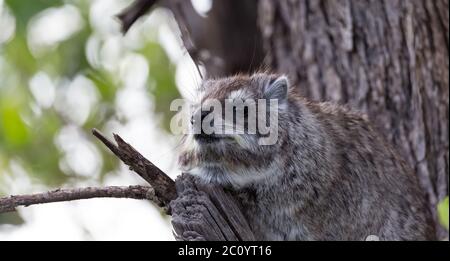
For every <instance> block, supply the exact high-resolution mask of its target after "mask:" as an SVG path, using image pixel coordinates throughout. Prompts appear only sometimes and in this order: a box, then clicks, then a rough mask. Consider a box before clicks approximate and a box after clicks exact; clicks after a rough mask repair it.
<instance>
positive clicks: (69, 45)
mask: <svg viewBox="0 0 450 261" xmlns="http://www.w3.org/2000/svg"><path fill="white" fill-rule="evenodd" d="M1 2H3V12H2V10H1V8H0V15H2V13H3V14H4V13H5V11H4V10H5V9H8V12H9V13H10V14H11V15H12V16H13V17H14V19H15V32H14V34H13V36H12V37H10V38H9V39H8V40H7V41H5V42H1V38H0V196H1V195H4V194H8V192H9V191H8V188H7V181H6V180H7V179H8V176H13V175H14V169H13V168H12V167H11V166H12V163H14V164H18V165H20V167H21V169H23V170H25V172H26V174H27V175H28V176H29V177H31V178H32V180H33V181H35V182H37V183H40V184H43V185H45V186H60V185H61V184H63V183H66V182H69V181H70V182H76V181H77V180H80V179H82V178H90V177H83V176H80V175H78V174H77V173H76V171H74V170H73V169H70V168H68V167H67V166H66V165H67V164H66V163H64V160H63V159H64V156H65V153H66V151H64V150H63V149H61V146H58V142H57V137H58V135H59V134H60V133H61V131H62V130H63V129H65V128H66V127H68V126H74V125H75V126H76V128H77V129H79V130H81V133H82V134H83V135H84V136H83V138H84V139H85V140H86V142H90V143H92V144H94V145H95V144H96V143H94V142H95V141H94V139H93V138H91V136H90V129H91V128H94V127H95V128H98V129H103V128H106V126H108V123H110V122H114V121H115V122H122V123H123V121H124V119H122V118H120V117H119V116H118V115H117V113H116V107H115V102H116V93H117V91H118V90H120V89H121V88H124V86H123V82H121V81H120V79H118V78H119V75H118V72H117V70H111V69H107V68H104V67H102V66H100V65H98V64H91V63H92V62H91V61H90V60H89V59H88V57H87V55H86V53H87V51H86V49H87V45H88V42H89V39H90V38H92V37H97V38H100V43H105V42H106V41H107V39H105V37H107V36H105V33H104V32H97V31H96V29H95V28H94V27H93V26H92V21H90V20H89V19H90V14H91V12H90V11H91V9H90V8H91V5H92V4H93V3H94V2H95V1H89V0H33V1H30V0H0V4H1ZM65 5H70V6H71V7H76V10H78V13H79V14H80V16H81V18H82V20H83V23H82V27H81V29H79V30H77V31H76V32H74V33H73V34H71V35H69V36H68V37H67V38H66V39H63V40H61V41H58V42H56V43H54V44H53V45H52V46H50V47H48V48H47V49H45V48H43V51H40V52H36V51H33V50H34V49H33V47H32V46H30V42H31V41H30V39H29V30H30V26H33V24H32V23H31V22H32V21H35V20H34V18H35V17H38V16H39V14H42V13H43V12H44V11H46V10H50V9H52V10H54V9H57V8H61V7H63V6H65ZM0 6H1V5H0ZM0 26H1V24H0ZM1 31H2V28H0V34H1ZM102 37H103V38H102ZM112 37H116V38H117V37H119V38H122V36H121V35H119V34H118V33H116V34H115V35H113V36H112ZM121 40H123V39H121ZM143 41H145V42H143V43H141V44H140V45H139V47H134V49H133V48H132V47H123V50H121V54H123V53H134V54H139V55H142V56H143V57H145V58H146V60H147V62H148V64H149V66H148V67H149V72H148V73H149V76H148V78H147V83H146V86H147V88H148V91H149V95H152V96H153V97H154V101H155V110H156V112H159V113H160V114H161V115H162V116H163V117H162V125H163V126H165V127H168V126H169V120H170V116H171V114H170V113H168V111H169V110H168V108H169V103H170V102H171V101H172V100H173V99H174V98H177V97H179V93H178V91H177V88H176V86H175V79H174V74H175V66H174V65H173V64H172V63H171V61H170V60H169V58H168V56H167V54H166V53H165V51H164V49H163V48H162V47H161V45H160V44H159V43H158V42H157V41H155V40H152V39H144V38H143ZM99 52H100V51H99ZM119 62H120V61H119ZM115 67H117V68H119V67H120V66H118V65H116V66H115ZM38 74H43V75H46V76H48V78H49V79H50V80H51V82H52V83H53V84H54V89H55V90H54V95H55V98H54V102H53V103H51V104H50V106H42V104H39V101H37V99H36V93H33V90H32V88H30V82H31V81H32V79H33V77H35V76H36V75H38ZM78 76H82V77H84V79H86V80H87V81H90V82H91V83H92V85H93V86H94V87H95V89H96V90H95V91H96V93H98V97H97V99H96V100H95V104H94V106H92V107H91V108H90V110H89V115H88V117H87V119H86V120H85V121H84V122H82V123H79V122H76V121H73V120H71V119H70V117H67V114H70V113H71V111H68V112H67V111H66V112H62V111H61V109H58V107H57V106H56V104H57V103H58V99H61V97H64V95H68V96H69V99H70V98H71V97H70V93H69V90H68V89H69V88H68V87H67V85H68V84H67V83H70V82H71V81H73V80H74V79H75V78H77V77H78ZM39 83H41V82H39ZM40 87H41V86H38V90H35V92H37V93H38V95H39V92H40V89H39V88H40ZM44 93H45V92H44ZM61 95H62V96H61ZM81 98H82V99H84V98H86V99H88V100H89V99H92V97H81ZM59 102H60V103H61V101H59ZM62 103H63V104H64V101H62ZM125 120H126V119H125ZM99 148H100V149H99V150H98V152H99V153H100V154H101V155H100V156H101V160H102V164H101V170H100V171H99V172H100V173H99V175H98V177H99V178H100V179H101V178H102V177H104V175H105V174H107V173H109V172H111V171H112V170H115V169H117V167H118V161H117V160H116V159H115V158H114V157H113V156H112V155H111V154H110V153H108V152H107V151H106V150H105V149H103V148H101V147H99ZM2 223H10V224H20V223H21V221H20V219H19V218H18V216H14V215H10V216H8V217H6V216H4V215H2V216H0V224H2Z"/></svg>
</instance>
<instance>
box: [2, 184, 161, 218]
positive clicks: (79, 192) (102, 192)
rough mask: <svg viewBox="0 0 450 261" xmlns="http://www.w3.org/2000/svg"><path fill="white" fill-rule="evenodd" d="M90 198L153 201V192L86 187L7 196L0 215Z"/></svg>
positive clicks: (141, 187)
mask: <svg viewBox="0 0 450 261" xmlns="http://www.w3.org/2000/svg"><path fill="white" fill-rule="evenodd" d="M90 198H132V199H148V200H152V201H155V191H154V190H153V188H152V187H149V186H128V187H117V186H111V187H104V188H97V187H87V188H75V189H56V190H52V191H48V192H44V193H38V194H31V195H20V196H9V197H4V198H0V214H1V213H6V212H13V211H15V210H16V207H19V206H25V207H28V206H31V205H36V204H43V203H54V202H62V201H72V200H80V199H90Z"/></svg>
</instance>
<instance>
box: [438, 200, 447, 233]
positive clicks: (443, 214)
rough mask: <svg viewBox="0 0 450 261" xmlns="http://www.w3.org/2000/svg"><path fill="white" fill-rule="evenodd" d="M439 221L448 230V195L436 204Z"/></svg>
mask: <svg viewBox="0 0 450 261" xmlns="http://www.w3.org/2000/svg"><path fill="white" fill-rule="evenodd" d="M438 214H439V221H440V222H441V225H442V226H443V227H445V228H446V229H447V230H448V196H447V197H446V198H445V199H444V200H442V201H441V202H440V203H439V204H438Z"/></svg>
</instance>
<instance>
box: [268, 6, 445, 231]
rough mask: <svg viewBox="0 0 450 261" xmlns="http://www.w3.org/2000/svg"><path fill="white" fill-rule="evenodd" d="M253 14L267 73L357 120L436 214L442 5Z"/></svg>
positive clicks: (441, 166)
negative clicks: (410, 172)
mask: <svg viewBox="0 0 450 261" xmlns="http://www.w3.org/2000/svg"><path fill="white" fill-rule="evenodd" d="M259 13H260V16H259V21H260V27H261V31H262V32H263V39H264V44H265V50H266V51H267V53H268V55H269V59H268V61H269V63H270V65H271V67H272V68H274V69H275V70H276V71H279V72H283V73H287V74H289V76H290V78H291V79H293V81H295V83H296V84H297V86H298V87H299V88H300V89H301V90H302V92H303V94H304V95H305V96H307V97H309V98H311V99H313V100H318V101H322V100H333V101H336V102H339V103H347V104H350V105H352V106H353V107H355V108H358V109H360V110H362V111H364V112H366V113H367V114H368V115H369V117H370V119H371V121H372V122H374V124H375V125H376V126H377V128H378V129H379V130H380V131H381V132H382V133H384V135H385V137H386V138H387V139H388V141H389V142H391V143H392V144H394V146H395V147H396V148H397V150H398V151H399V152H400V154H401V155H402V156H403V157H404V158H405V159H406V160H407V161H408V163H409V164H410V165H411V166H412V167H413V168H414V169H415V171H416V173H417V175H418V177H419V178H420V181H421V184H422V186H423V187H424V188H425V189H426V191H427V193H428V197H429V202H430V208H431V210H432V211H433V213H435V212H436V204H437V203H438V201H439V200H441V199H443V198H444V196H445V195H447V194H448V175H449V147H448V145H449V144H448V137H449V129H448V122H449V121H448V120H449V112H448V110H449V106H448V105H449V93H448V87H449V75H448V69H449V67H448V65H449V56H448V55H449V54H448V47H449V45H448V43H449V42H448V40H449V30H448V22H449V20H448V0H437V1H424V0H412V1H393V0H384V1H382V0H374V1H349V0H341V1H336V0H319V1H305V0H292V1H270V0H261V2H260V9H259ZM435 217H436V215H435ZM440 231H441V235H442V232H443V230H440Z"/></svg>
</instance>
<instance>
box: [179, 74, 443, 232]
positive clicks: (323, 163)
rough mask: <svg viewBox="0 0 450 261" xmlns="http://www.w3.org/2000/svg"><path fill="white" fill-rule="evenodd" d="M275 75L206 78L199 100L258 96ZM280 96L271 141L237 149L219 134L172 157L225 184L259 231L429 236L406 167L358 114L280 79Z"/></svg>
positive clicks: (422, 203)
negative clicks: (285, 88) (284, 91)
mask: <svg viewBox="0 0 450 261" xmlns="http://www.w3.org/2000/svg"><path fill="white" fill-rule="evenodd" d="M278 77H279V76H277V75H272V74H266V73H259V74H255V75H252V76H245V75H244V76H242V75H241V76H235V77H230V78H223V79H217V80H208V81H206V82H205V83H204V84H203V85H202V90H203V91H204V95H203V97H202V101H205V100H207V99H209V98H217V99H224V98H226V97H228V95H229V94H230V93H231V92H233V91H236V90H242V91H243V93H245V95H249V96H251V97H252V98H262V97H263V95H264V88H265V87H266V86H267V84H268V83H270V82H271V81H274V79H276V78H278ZM286 103H287V104H286V106H285V107H283V108H282V109H280V112H279V120H278V124H279V140H278V142H277V144H275V145H271V146H258V145H257V144H256V143H253V142H255V137H254V136H252V135H247V137H242V138H244V139H246V141H247V142H248V143H249V144H250V145H249V146H247V147H245V148H243V147H242V146H240V145H238V144H236V143H235V142H233V141H229V140H224V141H220V142H217V143H212V144H196V145H195V146H194V147H195V149H192V146H185V147H183V149H182V151H181V153H180V158H179V159H180V166H181V167H182V168H183V169H184V170H186V171H188V172H191V173H192V174H194V175H198V176H199V177H200V178H202V179H203V180H204V181H205V182H215V183H220V184H223V186H225V187H227V188H228V189H230V190H231V191H232V192H233V193H235V195H236V197H238V198H239V199H240V202H241V204H242V209H243V211H244V214H245V215H246V218H247V219H248V221H249V223H250V225H251V227H252V229H253V231H254V233H255V235H256V236H257V238H258V239H261V240H364V239H366V238H367V237H368V236H369V235H376V236H378V237H379V238H380V239H381V240H432V239H435V237H434V235H435V233H434V226H433V225H432V224H433V223H432V218H431V214H430V213H429V211H428V208H427V205H426V200H425V195H424V192H423V191H422V190H421V188H420V187H419V183H418V180H417V178H416V176H415V175H414V173H413V171H412V169H411V168H410V167H409V166H407V165H406V163H405V161H403V160H402V159H401V158H400V157H399V155H398V153H397V152H396V151H395V150H394V149H393V148H392V146H390V144H387V143H386V142H385V140H384V139H383V137H382V136H381V135H380V134H379V133H378V132H377V131H375V130H374V129H373V128H372V127H371V124H370V123H369V122H368V120H367V119H366V117H365V116H364V115H362V114H359V113H356V112H353V111H351V110H349V109H348V108H346V107H342V106H338V105H334V104H331V103H314V102H309V101H307V100H305V99H304V98H302V97H301V96H300V95H298V93H297V91H296V89H295V88H289V93H288V99H287V101H286ZM188 139H189V137H185V140H188ZM191 142H194V143H195V141H191ZM241 177H242V179H241Z"/></svg>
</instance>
